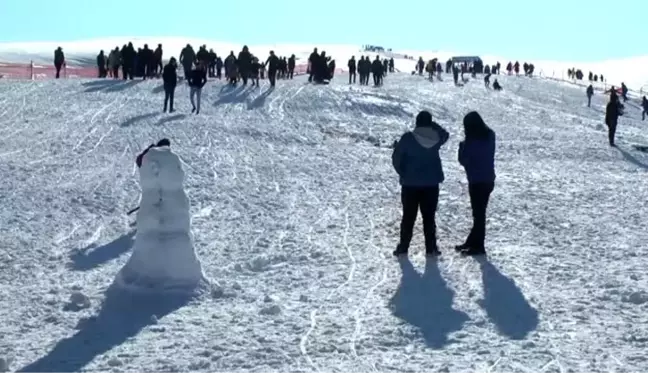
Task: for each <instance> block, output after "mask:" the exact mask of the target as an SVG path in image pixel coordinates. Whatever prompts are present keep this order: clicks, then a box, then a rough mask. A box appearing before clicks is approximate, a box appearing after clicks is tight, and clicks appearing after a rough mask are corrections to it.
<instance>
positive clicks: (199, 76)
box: [189, 62, 207, 114]
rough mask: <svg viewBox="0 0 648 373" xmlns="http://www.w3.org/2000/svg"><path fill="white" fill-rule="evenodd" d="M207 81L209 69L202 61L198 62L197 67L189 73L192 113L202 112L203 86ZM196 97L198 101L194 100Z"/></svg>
mask: <svg viewBox="0 0 648 373" xmlns="http://www.w3.org/2000/svg"><path fill="white" fill-rule="evenodd" d="M206 83H207V70H206V69H205V66H204V65H203V63H202V62H198V63H197V64H196V68H195V69H193V70H191V72H190V73H189V87H190V89H189V100H190V101H191V106H192V107H193V109H191V112H192V113H194V112H195V113H196V114H200V97H201V96H202V88H203V87H204V86H205V84H206ZM194 98H195V99H196V101H194Z"/></svg>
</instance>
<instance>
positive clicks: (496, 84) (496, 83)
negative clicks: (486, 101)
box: [493, 79, 502, 91]
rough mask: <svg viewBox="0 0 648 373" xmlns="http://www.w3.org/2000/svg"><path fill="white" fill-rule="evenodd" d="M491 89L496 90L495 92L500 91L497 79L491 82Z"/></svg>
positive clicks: (500, 87)
mask: <svg viewBox="0 0 648 373" xmlns="http://www.w3.org/2000/svg"><path fill="white" fill-rule="evenodd" d="M493 89H494V90H496V91H501V90H502V86H501V85H500V84H499V82H498V81H497V79H495V81H494V82H493Z"/></svg>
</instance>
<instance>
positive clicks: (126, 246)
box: [70, 230, 136, 271]
mask: <svg viewBox="0 0 648 373" xmlns="http://www.w3.org/2000/svg"><path fill="white" fill-rule="evenodd" d="M135 233H136V231H135V230H133V231H131V232H129V233H126V234H124V235H122V236H121V237H119V238H117V239H115V240H113V241H111V242H109V243H107V244H105V245H102V246H99V247H94V246H93V245H90V246H88V247H85V248H83V249H81V250H75V251H74V253H72V255H70V259H71V260H72V263H70V268H72V269H73V270H76V271H87V270H90V269H93V268H96V267H99V266H100V265H102V264H104V263H106V262H108V261H110V260H113V259H117V258H118V257H119V256H121V255H122V254H124V253H126V252H127V251H128V250H130V249H131V248H132V247H133V244H134V243H135Z"/></svg>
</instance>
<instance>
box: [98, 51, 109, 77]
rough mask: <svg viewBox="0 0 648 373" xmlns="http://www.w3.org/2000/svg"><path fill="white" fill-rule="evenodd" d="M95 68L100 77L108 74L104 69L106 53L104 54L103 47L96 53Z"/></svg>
mask: <svg viewBox="0 0 648 373" xmlns="http://www.w3.org/2000/svg"><path fill="white" fill-rule="evenodd" d="M97 70H98V75H99V77H100V78H105V77H106V76H107V75H108V70H107V69H106V55H105V54H104V51H103V49H102V50H101V51H99V54H98V55H97Z"/></svg>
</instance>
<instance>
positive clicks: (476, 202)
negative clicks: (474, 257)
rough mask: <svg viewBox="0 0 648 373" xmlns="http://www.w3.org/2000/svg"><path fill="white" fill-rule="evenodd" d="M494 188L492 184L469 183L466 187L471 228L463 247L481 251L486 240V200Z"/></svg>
mask: <svg viewBox="0 0 648 373" xmlns="http://www.w3.org/2000/svg"><path fill="white" fill-rule="evenodd" d="M494 187H495V184H494V183H471V184H469V185H468V193H469V194H470V207H471V208H472V216H473V226H472V229H471V230H470V234H469V235H468V238H467V239H466V243H465V245H466V246H468V247H470V248H473V249H483V248H484V240H485V239H486V209H487V208H488V200H489V199H490V195H491V193H492V192H493V188H494Z"/></svg>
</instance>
